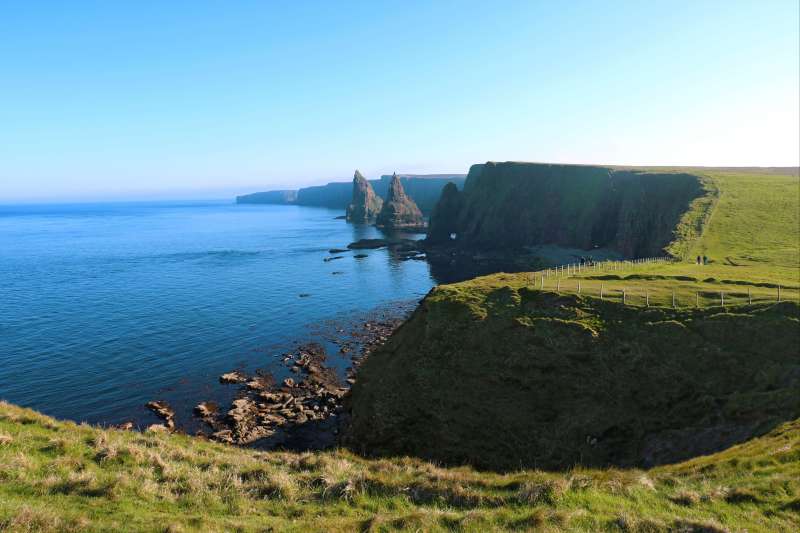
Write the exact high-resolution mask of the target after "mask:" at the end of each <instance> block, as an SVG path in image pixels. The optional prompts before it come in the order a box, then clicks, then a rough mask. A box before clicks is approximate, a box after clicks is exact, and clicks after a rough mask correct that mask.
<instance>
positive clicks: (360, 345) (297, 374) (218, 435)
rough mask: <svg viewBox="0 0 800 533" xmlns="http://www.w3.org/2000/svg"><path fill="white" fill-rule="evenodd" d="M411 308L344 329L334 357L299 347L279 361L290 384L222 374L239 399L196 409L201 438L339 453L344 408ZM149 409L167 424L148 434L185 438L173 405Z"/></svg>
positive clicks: (265, 374) (262, 376) (335, 339)
mask: <svg viewBox="0 0 800 533" xmlns="http://www.w3.org/2000/svg"><path fill="white" fill-rule="evenodd" d="M405 307H409V306H408V305H405ZM405 307H404V306H403V305H400V306H398V307H397V308H394V309H391V310H389V309H385V310H383V311H376V312H374V313H371V314H370V315H368V316H367V317H365V319H364V320H360V321H358V322H357V323H352V324H350V328H349V330H347V329H345V328H343V327H342V326H341V325H337V326H336V327H335V330H334V331H335V333H334V334H333V335H329V338H327V339H326V341H328V342H329V343H332V345H334V346H336V347H337V348H338V353H327V352H326V349H325V347H324V346H323V345H322V344H320V343H317V342H307V343H304V344H299V345H297V346H296V348H294V349H292V350H288V351H286V352H284V353H281V354H280V355H279V358H280V361H281V363H282V364H283V365H284V366H285V368H286V369H287V370H288V371H289V372H288V373H289V377H286V378H284V379H281V380H276V379H275V378H274V377H273V374H272V373H271V372H269V371H264V370H257V371H255V373H253V374H248V373H245V372H242V371H239V370H232V371H230V372H226V373H224V374H222V375H221V376H219V382H220V386H221V387H236V388H237V390H236V393H235V397H234V399H233V401H232V402H231V403H230V405H229V406H228V407H227V408H223V407H222V406H220V405H219V404H218V403H217V402H215V401H203V402H200V403H199V404H197V405H196V406H195V407H194V410H193V416H194V417H195V418H196V419H197V420H199V421H201V422H202V428H201V429H200V430H198V431H197V432H196V435H198V436H200V437H204V438H208V439H211V440H216V441H218V442H224V443H229V444H236V445H247V446H252V447H257V448H262V449H275V448H285V449H296V450H308V449H324V448H329V447H332V446H335V445H336V444H337V442H338V435H339V434H340V432H341V431H342V428H343V426H344V425H345V424H347V420H348V419H349V415H348V413H347V412H346V410H345V408H344V400H345V399H346V397H347V396H348V395H349V393H350V387H351V386H352V385H353V383H355V380H356V375H357V369H358V367H359V366H360V365H361V363H362V362H363V361H364V360H365V358H366V357H368V356H369V354H370V353H371V352H372V351H373V350H374V349H375V348H377V347H378V346H380V345H382V344H383V343H384V342H385V341H386V340H387V339H388V337H389V335H391V333H392V332H393V331H394V330H395V328H397V327H398V326H399V325H400V324H401V323H402V322H403V319H404V318H405V316H406V315H407V312H408V311H409V310H410V307H409V308H408V309H406V308H405ZM332 358H341V359H343V360H344V362H343V361H342V360H341V359H340V360H337V361H331V360H332ZM334 363H336V364H334ZM342 364H349V366H348V368H347V371H346V372H345V373H344V375H340V373H339V372H337V371H336V369H335V368H334V367H335V366H338V367H341V366H342ZM146 407H147V408H148V409H149V410H151V411H152V412H153V413H154V414H155V415H156V416H157V417H159V418H160V419H161V420H162V423H160V424H151V425H150V426H148V427H147V428H146V429H147V430H148V431H165V432H173V431H178V432H180V431H183V426H182V425H180V424H177V423H176V421H175V411H174V410H173V408H172V407H171V406H170V405H169V404H168V403H167V402H166V401H163V400H154V401H151V402H148V403H147V404H146ZM127 429H131V428H127Z"/></svg>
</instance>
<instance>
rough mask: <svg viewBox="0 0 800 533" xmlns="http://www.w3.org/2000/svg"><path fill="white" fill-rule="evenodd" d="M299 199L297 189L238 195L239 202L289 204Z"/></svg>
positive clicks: (237, 201) (237, 200)
mask: <svg viewBox="0 0 800 533" xmlns="http://www.w3.org/2000/svg"><path fill="white" fill-rule="evenodd" d="M296 201H297V191H291V190H286V191H268V192H255V193H253V194H243V195H242V196H237V197H236V203H237V204H278V205H288V204H293V203H295V202H296Z"/></svg>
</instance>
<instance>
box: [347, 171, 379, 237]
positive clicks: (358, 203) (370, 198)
mask: <svg viewBox="0 0 800 533" xmlns="http://www.w3.org/2000/svg"><path fill="white" fill-rule="evenodd" d="M382 206H383V200H382V199H381V197H380V196H378V195H377V194H375V190H374V189H373V188H372V185H370V183H369V182H368V181H367V180H366V178H365V177H364V176H363V175H361V172H359V171H358V170H356V172H355V174H353V200H352V201H351V203H350V205H348V206H347V211H346V218H347V221H348V222H355V223H358V224H372V223H373V222H375V219H376V218H377V217H378V213H380V211H381V207H382Z"/></svg>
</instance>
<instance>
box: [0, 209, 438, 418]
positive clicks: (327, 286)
mask: <svg viewBox="0 0 800 533" xmlns="http://www.w3.org/2000/svg"><path fill="white" fill-rule="evenodd" d="M341 214H342V212H341V211H335V210H329V209H323V208H311V207H298V206H277V205H236V204H232V203H230V202H204V203H200V202H186V203H176V202H169V203H166V202H165V203H116V204H115V203H105V204H81V205H42V206H0V399H4V400H6V401H9V402H13V403H16V404H20V405H23V406H27V407H32V408H35V409H37V410H40V411H42V412H44V413H47V414H49V415H53V416H56V417H59V418H69V419H74V420H80V421H88V422H92V423H118V422H121V421H123V420H129V419H131V418H140V417H142V416H146V415H145V413H146V411H145V410H144V407H143V404H144V403H145V402H147V401H149V400H152V399H155V398H165V397H166V398H168V399H170V400H172V401H175V402H178V403H180V402H183V403H185V405H187V406H191V405H194V404H195V403H196V401H199V400H203V399H208V396H209V395H213V391H215V390H217V389H218V388H219V387H220V385H219V384H218V382H217V378H218V376H219V375H220V374H221V373H223V372H227V371H230V370H231V369H234V368H256V367H259V368H264V367H268V366H269V365H270V364H273V365H274V364H278V363H277V361H278V360H277V359H275V358H274V354H272V353H271V352H273V351H276V350H278V349H279V347H281V346H284V345H287V344H290V343H292V342H295V341H298V340H303V338H304V337H305V336H308V334H309V329H310V328H313V326H314V324H317V323H320V322H322V321H325V320H328V319H331V318H335V317H340V316H343V315H348V314H357V313H362V312H367V311H370V310H372V309H375V308H376V307H379V306H381V305H387V304H389V305H391V303H392V302H401V301H408V300H410V299H419V298H421V297H422V296H423V295H424V294H425V293H426V292H427V291H428V290H429V289H430V288H431V287H432V286H433V285H434V284H435V280H434V278H433V276H432V275H431V271H430V268H429V266H428V264H427V262H425V261H400V260H398V258H397V257H394V256H393V255H392V254H391V253H390V252H388V251H387V250H385V249H383V250H367V251H364V252H363V253H366V254H367V255H368V257H366V258H363V259H355V258H354V257H353V255H354V254H352V253H349V252H348V253H344V254H341V255H343V256H344V257H343V258H341V259H338V260H334V261H329V262H325V261H323V259H324V258H325V257H330V256H331V254H329V253H328V250H329V249H330V248H333V247H346V245H347V244H348V243H350V242H353V241H355V240H358V239H361V238H374V237H380V236H381V235H380V233H379V232H378V230H377V229H375V228H373V227H369V226H354V225H351V224H347V223H346V222H345V221H344V220H337V219H335V217H336V216H338V215H341ZM334 272H336V274H333V273H334ZM301 294H302V295H303V296H302V297H301V296H300V295H301ZM190 408H191V407H189V409H190Z"/></svg>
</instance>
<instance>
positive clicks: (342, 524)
mask: <svg viewBox="0 0 800 533" xmlns="http://www.w3.org/2000/svg"><path fill="white" fill-rule="evenodd" d="M798 516H800V421H799V420H795V421H793V422H789V423H787V424H784V425H782V426H780V427H777V428H775V429H774V430H773V431H772V432H770V433H769V434H768V435H766V436H764V437H762V438H759V439H755V440H753V441H750V442H748V443H746V444H744V445H741V446H736V447H733V448H731V449H729V450H726V451H724V452H722V453H718V454H715V455H711V456H707V457H701V458H698V459H694V460H692V461H687V462H685V463H680V464H677V465H672V466H666V467H659V468H654V469H650V470H637V469H608V470H594V469H583V468H579V469H574V470H570V471H567V472H563V473H548V472H542V471H534V470H529V471H516V472H510V473H506V474H495V473H486V472H476V471H474V470H472V469H470V468H465V467H462V468H442V467H438V466H435V465H433V464H430V463H426V462H423V461H420V460H417V459H410V458H396V459H378V460H366V459H363V458H360V457H358V456H355V455H353V454H351V453H348V452H343V451H340V452H330V453H317V454H310V453H304V454H296V453H263V452H256V451H251V450H245V449H239V448H234V447H230V446H224V445H219V444H213V443H209V442H204V441H201V440H198V439H195V438H188V437H182V436H177V435H166V434H154V433H146V434H139V433H132V432H124V431H117V430H100V429H97V428H93V427H89V426H79V425H75V424H73V423H70V422H58V421H55V420H53V419H51V418H48V417H45V416H42V415H40V414H38V413H35V412H33V411H30V410H26V409H21V408H18V407H15V406H12V405H8V404H5V403H0V530H7V531H76V532H77V531H81V532H82V531H115V530H116V531H204V532H205V531H233V530H235V531H302V532H305V531H389V530H405V531H420V530H423V531H454V530H463V531H502V530H509V531H510V530H514V531H520V530H532V529H536V530H544V531H652V532H657V531H687V532H701V531H702V532H712V533H713V532H722V531H744V530H747V531H750V532H757V531H793V530H796V529H797V528H798V527H800V520H799V519H798Z"/></svg>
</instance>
